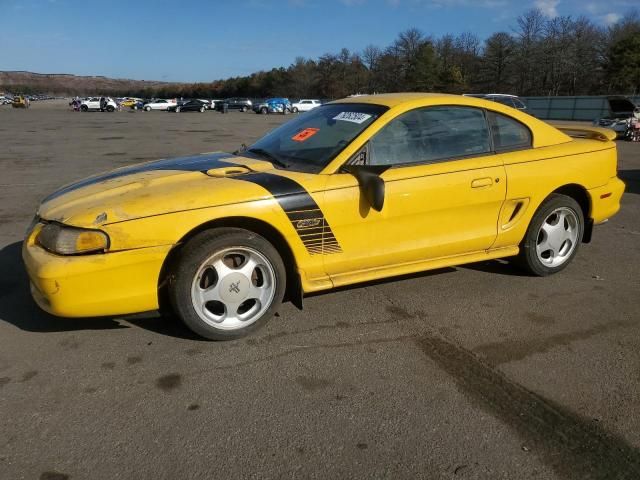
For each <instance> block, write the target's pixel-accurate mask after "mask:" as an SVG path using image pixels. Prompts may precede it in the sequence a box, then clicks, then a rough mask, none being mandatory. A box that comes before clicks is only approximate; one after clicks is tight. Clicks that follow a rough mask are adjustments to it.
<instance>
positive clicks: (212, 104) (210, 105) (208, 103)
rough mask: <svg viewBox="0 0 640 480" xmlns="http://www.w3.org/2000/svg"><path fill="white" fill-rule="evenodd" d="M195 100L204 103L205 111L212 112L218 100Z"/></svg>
mask: <svg viewBox="0 0 640 480" xmlns="http://www.w3.org/2000/svg"><path fill="white" fill-rule="evenodd" d="M197 100H199V101H201V102H202V103H204V106H205V107H206V109H207V110H214V109H215V102H216V101H218V100H210V99H207V98H198V99H197Z"/></svg>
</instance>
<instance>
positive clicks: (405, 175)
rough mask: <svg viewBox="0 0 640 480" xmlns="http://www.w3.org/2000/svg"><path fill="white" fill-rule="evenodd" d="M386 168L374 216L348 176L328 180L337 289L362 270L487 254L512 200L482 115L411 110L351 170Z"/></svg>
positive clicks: (331, 269) (453, 109) (330, 258)
mask: <svg viewBox="0 0 640 480" xmlns="http://www.w3.org/2000/svg"><path fill="white" fill-rule="evenodd" d="M351 162H352V163H364V164H366V165H377V166H380V167H388V169H387V170H386V171H385V172H384V173H382V174H381V178H382V179H383V180H384V183H385V193H384V206H383V208H382V209H381V211H375V210H374V209H373V208H371V205H369V203H368V202H367V201H366V199H365V198H364V196H363V194H362V192H361V189H360V187H359V185H358V182H357V180H356V179H355V178H354V176H353V175H352V174H350V173H336V174H333V175H331V176H330V178H329V180H328V184H327V190H326V193H325V197H324V202H323V204H324V207H323V209H324V210H325V212H326V213H325V215H326V217H327V218H328V219H331V225H332V229H333V232H334V234H335V236H336V238H337V241H338V243H339V244H340V246H341V249H342V253H343V254H342V255H327V256H325V259H324V261H325V269H326V272H327V273H328V274H329V275H330V276H331V277H332V279H333V280H334V283H335V284H336V285H340V284H342V283H349V280H348V279H346V277H347V276H348V275H351V274H353V273H354V272H358V271H369V272H371V271H372V269H384V268H393V267H397V266H399V265H410V264H412V263H420V262H425V261H427V260H434V259H439V258H443V257H453V256H458V255H464V254H469V253H473V252H480V251H483V250H486V249H489V248H490V247H491V245H492V244H493V243H494V241H495V239H496V236H497V223H498V217H499V213H500V208H501V206H502V204H503V202H504V199H505V195H506V177H505V169H504V166H503V164H502V161H501V159H500V157H499V156H497V155H495V154H494V153H493V148H492V140H491V136H490V130H489V127H488V123H487V119H486V116H485V113H484V111H483V110H482V109H477V108H468V107H459V106H437V107H425V108H420V109H416V110H411V111H409V112H407V113H404V114H402V115H400V116H399V117H396V118H395V119H393V120H392V121H390V122H389V123H388V124H387V125H386V126H385V127H384V128H382V129H381V130H380V131H379V132H378V133H377V134H376V135H375V136H374V137H372V138H371V139H370V141H369V142H368V143H367V144H366V145H365V147H364V148H363V149H362V150H361V151H360V152H358V154H356V156H355V157H354V158H353V159H352V160H351V161H350V163H351Z"/></svg>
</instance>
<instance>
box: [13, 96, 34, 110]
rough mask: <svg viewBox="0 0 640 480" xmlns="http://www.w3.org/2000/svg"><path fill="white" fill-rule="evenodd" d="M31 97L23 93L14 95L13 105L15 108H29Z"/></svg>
mask: <svg viewBox="0 0 640 480" xmlns="http://www.w3.org/2000/svg"><path fill="white" fill-rule="evenodd" d="M30 102H31V101H30V100H29V97H25V96H23V95H16V96H15V97H13V100H12V102H11V105H12V106H13V108H29V107H30Z"/></svg>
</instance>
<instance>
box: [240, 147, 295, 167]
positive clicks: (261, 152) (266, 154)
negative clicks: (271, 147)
mask: <svg viewBox="0 0 640 480" xmlns="http://www.w3.org/2000/svg"><path fill="white" fill-rule="evenodd" d="M247 152H249V153H254V154H256V155H258V156H260V157H263V158H266V159H267V160H268V161H270V162H271V163H275V164H276V165H279V166H281V167H283V168H289V165H287V164H286V163H284V162H283V161H282V160H280V159H279V158H278V157H276V156H275V155H274V154H273V153H270V152H267V151H266V150H265V149H263V148H250V149H249V150H247Z"/></svg>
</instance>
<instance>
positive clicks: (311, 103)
mask: <svg viewBox="0 0 640 480" xmlns="http://www.w3.org/2000/svg"><path fill="white" fill-rule="evenodd" d="M320 105H322V104H321V103H320V100H308V99H306V100H300V101H298V102H296V103H294V104H293V105H291V111H292V112H293V113H298V112H308V111H309V110H313V109H314V108H316V107H319V106H320Z"/></svg>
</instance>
